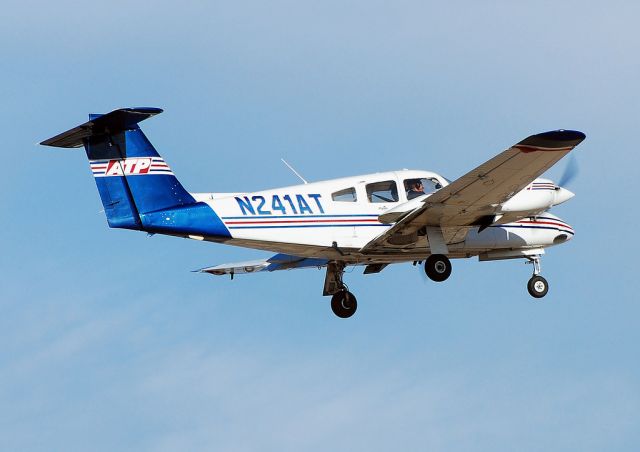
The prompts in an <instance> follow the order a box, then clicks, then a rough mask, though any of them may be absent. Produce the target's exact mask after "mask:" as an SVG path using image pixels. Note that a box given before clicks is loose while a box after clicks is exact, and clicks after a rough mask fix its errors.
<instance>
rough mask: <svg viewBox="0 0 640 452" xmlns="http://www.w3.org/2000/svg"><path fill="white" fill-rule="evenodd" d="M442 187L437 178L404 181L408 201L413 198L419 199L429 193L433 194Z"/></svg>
mask: <svg viewBox="0 0 640 452" xmlns="http://www.w3.org/2000/svg"><path fill="white" fill-rule="evenodd" d="M441 188H442V185H440V182H439V181H438V179H436V178H427V177H423V178H420V179H418V178H416V179H405V180H404V190H405V192H406V193H407V199H408V200H411V199H413V198H417V197H418V196H422V195H426V194H429V193H433V192H435V191H437V190H440V189H441Z"/></svg>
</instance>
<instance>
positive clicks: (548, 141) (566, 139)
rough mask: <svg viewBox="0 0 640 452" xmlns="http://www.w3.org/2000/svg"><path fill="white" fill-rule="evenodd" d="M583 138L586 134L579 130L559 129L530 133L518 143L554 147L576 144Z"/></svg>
mask: <svg viewBox="0 0 640 452" xmlns="http://www.w3.org/2000/svg"><path fill="white" fill-rule="evenodd" d="M585 138H586V135H585V134H584V133H582V132H580V131H577V130H565V129H559V130H551V131H549V132H543V133H538V134H536V135H531V136H530V137H527V138H525V139H524V140H522V141H521V142H520V143H518V144H519V145H521V146H534V147H540V148H551V149H554V148H565V147H569V146H570V147H574V146H577V145H578V144H580V143H581V142H582V140H584V139H585Z"/></svg>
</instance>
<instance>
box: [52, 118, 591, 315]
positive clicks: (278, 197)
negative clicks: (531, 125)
mask: <svg viewBox="0 0 640 452" xmlns="http://www.w3.org/2000/svg"><path fill="white" fill-rule="evenodd" d="M162 111H163V110H162V109H159V108H151V107H141V108H122V109H118V110H114V111H112V112H110V113H107V114H102V115H100V114H91V115H89V121H88V122H85V123H83V124H81V125H79V126H77V127H75V128H72V129H70V130H68V131H66V132H63V133H61V134H59V135H56V136H54V137H52V138H49V139H48V140H45V141H43V142H42V143H40V144H42V145H45V146H54V147H61V148H77V147H81V146H83V147H84V148H85V150H86V154H87V157H88V159H89V165H90V168H91V172H92V173H93V176H94V178H95V182H96V185H97V187H98V192H99V194H100V198H101V200H102V204H103V206H104V212H105V214H106V217H107V222H108V225H109V227H111V228H124V229H132V230H137V231H144V232H147V233H149V234H165V235H170V236H176V237H184V238H189V239H193V240H201V241H207V242H215V243H222V244H227V245H235V246H240V247H246V248H253V249H258V250H264V251H271V252H274V253H276V254H275V255H274V256H272V257H269V258H267V259H262V260H254V261H249V262H238V263H230V264H223V265H216V266H213V267H206V268H202V269H200V270H198V271H200V272H203V273H208V274H212V275H230V276H231V278H232V279H233V276H234V275H236V274H248V273H257V272H272V271H276V270H289V269H299V268H326V273H325V280H324V286H323V295H324V296H331V309H332V311H333V313H334V314H335V315H336V316H338V317H340V318H348V317H351V316H352V315H353V314H354V313H355V311H356V309H357V299H356V297H355V295H354V294H353V293H351V292H350V291H349V289H348V287H347V285H346V283H345V282H344V279H343V275H344V273H345V269H346V268H347V267H352V266H363V267H364V274H374V273H379V272H381V271H382V270H383V269H384V268H385V267H387V266H388V265H390V264H396V263H401V262H410V263H413V265H417V264H420V265H422V263H423V262H424V271H425V273H426V275H427V276H428V277H429V278H430V279H431V280H433V281H436V282H443V281H445V280H446V279H447V278H448V277H449V276H450V274H451V270H452V265H451V259H461V258H469V257H474V256H477V257H478V259H479V261H495V260H502V259H526V260H527V261H528V262H530V263H532V264H533V275H532V276H531V278H530V279H529V281H528V283H527V290H528V292H529V294H530V295H531V296H533V297H534V298H542V297H544V296H545V295H546V294H547V292H548V290H549V284H548V282H547V280H546V279H545V278H544V277H542V276H541V275H540V271H541V270H540V260H541V257H542V255H543V254H544V253H545V248H548V247H551V246H555V245H560V244H562V243H565V242H567V241H569V240H570V239H571V238H572V237H573V235H574V230H573V228H572V227H571V226H570V225H569V224H567V223H566V222H565V221H564V220H562V219H560V218H559V217H557V216H555V215H553V214H551V213H549V209H550V208H551V207H553V206H556V205H558V204H561V203H563V202H565V201H567V200H569V199H571V198H572V197H573V196H574V194H573V193H572V192H570V191H569V190H567V189H566V188H563V187H561V186H558V185H556V184H555V183H554V182H552V181H551V180H548V179H543V178H539V176H540V175H542V174H543V173H544V172H545V171H546V170H547V169H549V168H550V167H551V166H552V165H554V164H555V163H556V162H557V161H558V160H560V159H561V158H562V157H563V156H565V155H566V154H568V153H569V152H570V151H571V150H572V149H573V148H574V147H576V146H577V145H578V144H580V143H581V142H582V141H583V140H584V139H585V135H584V134H583V133H582V132H578V131H574V130H555V131H550V132H544V133H540V134H536V135H532V136H529V137H528V138H525V139H524V140H522V141H520V142H519V143H517V144H515V145H513V146H511V147H510V148H508V149H507V150H505V151H504V152H502V153H500V154H498V155H496V156H495V157H493V158H491V159H490V160H488V161H487V162H485V163H483V164H481V165H480V166H478V167H477V168H475V169H473V170H471V171H469V172H468V173H466V174H465V175H463V176H462V177H460V178H458V179H456V180H454V181H449V180H448V179H446V178H444V177H442V176H441V175H439V174H437V173H434V172H431V171H420V170H406V169H405V170H400V171H387V172H381V173H375V174H365V175H360V176H352V177H343V178H339V179H332V180H326V181H321V182H311V183H307V181H306V180H304V179H302V181H303V183H302V184H299V185H293V186H288V187H282V188H274V189H270V190H263V191H257V192H250V193H244V192H243V193H190V192H188V191H187V190H186V189H185V188H184V187H183V186H182V184H181V183H180V182H179V181H178V179H177V178H176V177H175V175H174V173H173V172H172V170H171V168H170V167H169V165H168V164H167V163H166V162H165V161H164V159H163V158H162V157H161V156H160V154H158V152H157V151H156V149H155V148H154V147H153V145H152V144H151V142H150V141H149V140H148V139H147V137H146V136H145V134H144V133H143V132H142V130H141V129H140V127H139V125H138V124H139V123H140V122H141V121H143V120H145V119H148V118H150V117H152V116H154V115H157V114H159V113H161V112H162ZM294 172H295V170H294ZM296 174H297V173H296ZM298 176H299V175H298Z"/></svg>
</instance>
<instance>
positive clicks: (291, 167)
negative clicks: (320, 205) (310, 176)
mask: <svg viewBox="0 0 640 452" xmlns="http://www.w3.org/2000/svg"><path fill="white" fill-rule="evenodd" d="M280 160H282V163H284V164H285V165H287V168H289V169H290V170H291V171H293V174H295V175H296V176H298V177H299V178H300V180H301V181H302V182H304V183H305V184H308V183H309V182H307V181H306V180H305V178H304V177H302V176H301V175H300V173H298V172H297V171H296V170H295V169H294V168H293V166H291V165H289V164H288V163H287V161H286V160H285V159H283V158H280Z"/></svg>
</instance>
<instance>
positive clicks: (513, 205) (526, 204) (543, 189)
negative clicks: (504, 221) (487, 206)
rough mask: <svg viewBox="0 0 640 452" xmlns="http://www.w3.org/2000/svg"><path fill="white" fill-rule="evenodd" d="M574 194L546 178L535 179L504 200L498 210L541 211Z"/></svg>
mask: <svg viewBox="0 0 640 452" xmlns="http://www.w3.org/2000/svg"><path fill="white" fill-rule="evenodd" d="M574 196H575V195H574V194H573V193H572V192H571V191H569V190H567V189H566V188H562V187H558V186H557V185H556V184H554V183H553V182H552V181H550V180H548V179H536V180H535V181H533V182H532V183H531V184H529V185H527V186H526V187H525V188H524V189H522V190H521V191H519V192H518V193H516V194H515V195H514V196H513V197H512V198H511V199H509V200H508V201H507V202H505V203H504V204H503V205H502V207H501V208H500V210H501V211H502V212H504V213H508V212H543V211H545V210H548V209H549V208H551V207H553V206H556V205H558V204H561V203H563V202H565V201H568V200H569V199H571V198H573V197H574Z"/></svg>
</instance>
